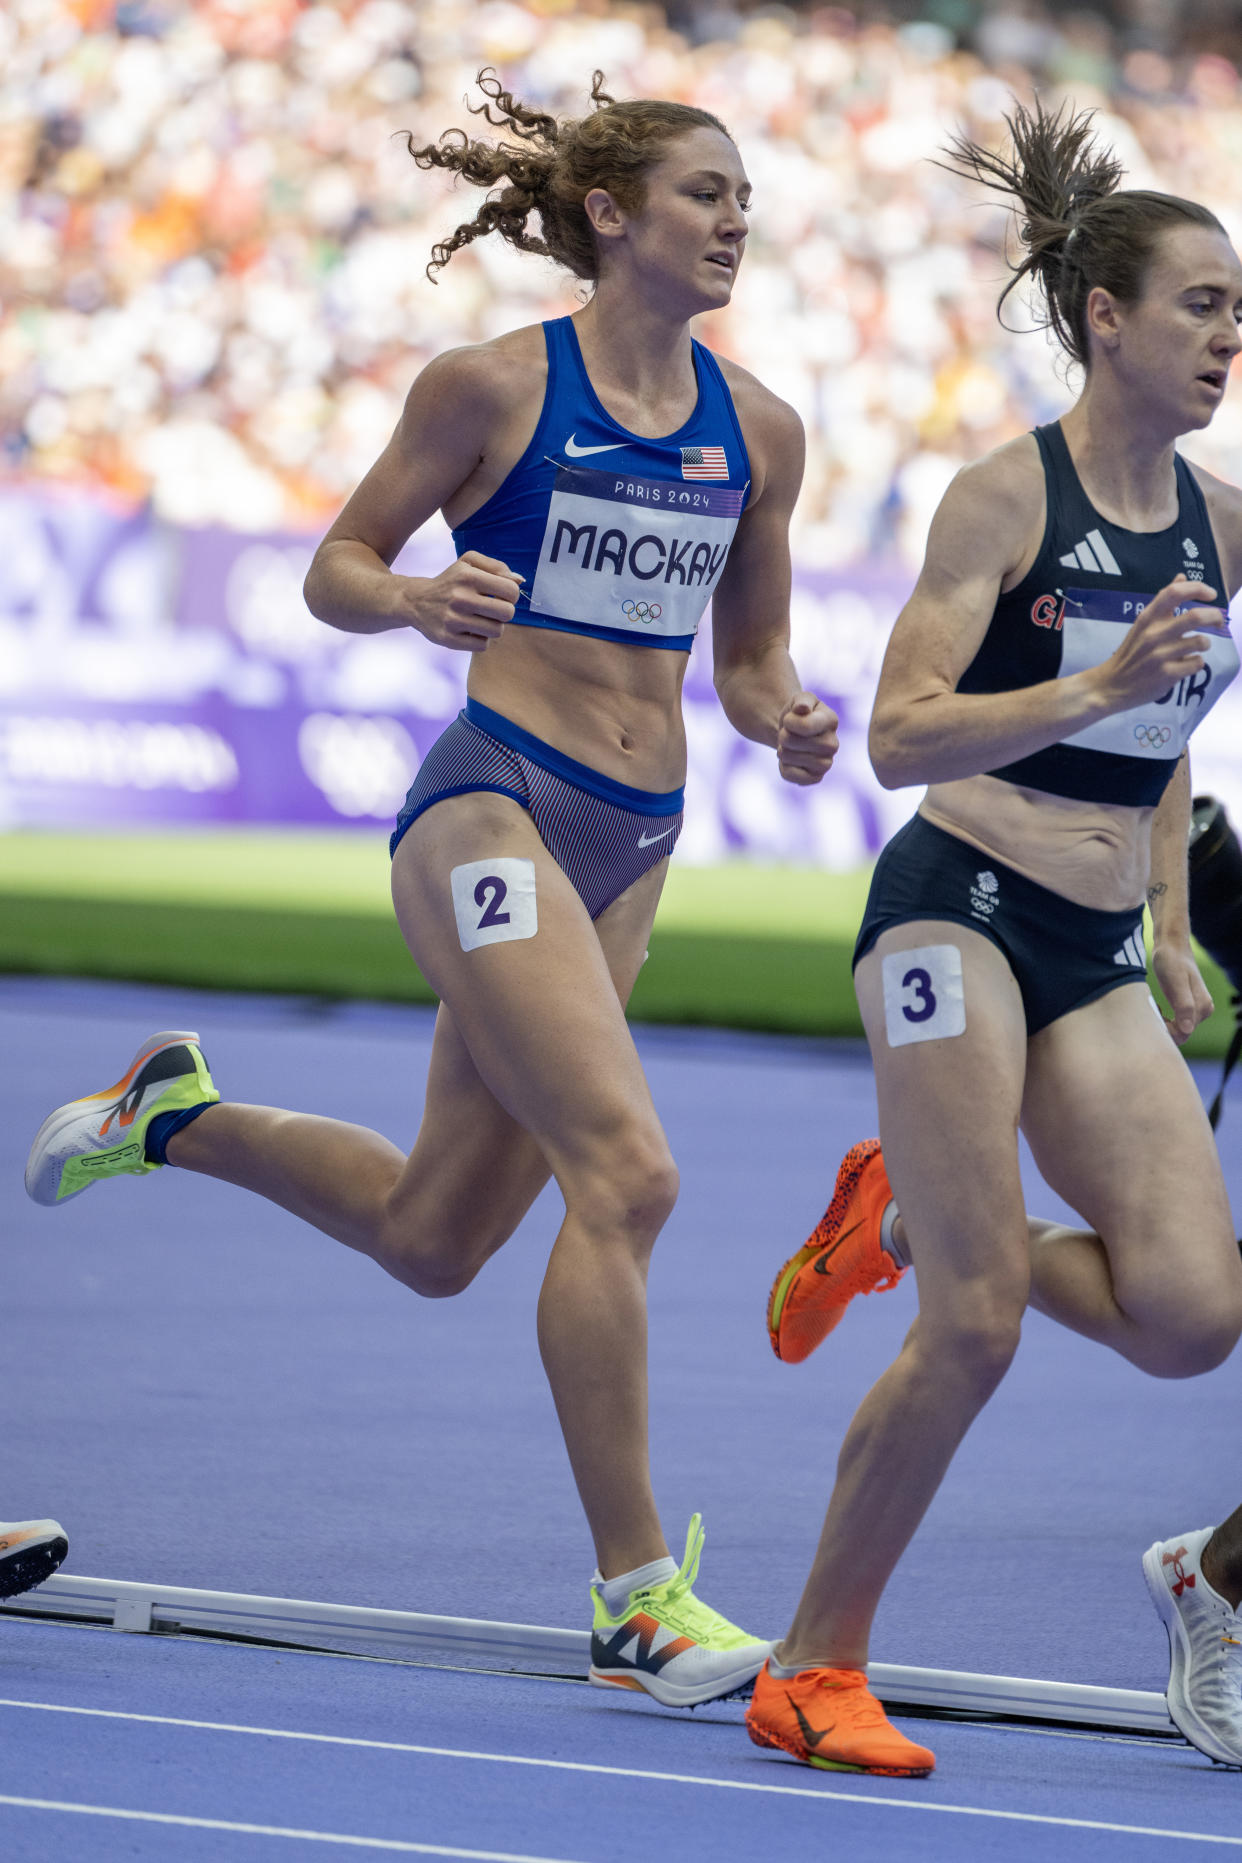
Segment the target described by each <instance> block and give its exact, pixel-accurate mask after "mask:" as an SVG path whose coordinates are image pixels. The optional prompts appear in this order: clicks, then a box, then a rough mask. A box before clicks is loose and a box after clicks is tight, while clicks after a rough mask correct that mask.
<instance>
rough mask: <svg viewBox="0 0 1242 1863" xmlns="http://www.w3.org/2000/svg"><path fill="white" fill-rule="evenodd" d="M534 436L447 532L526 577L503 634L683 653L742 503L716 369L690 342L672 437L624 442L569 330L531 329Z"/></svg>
mask: <svg viewBox="0 0 1242 1863" xmlns="http://www.w3.org/2000/svg"><path fill="white" fill-rule="evenodd" d="M543 334H544V340H545V342H546V344H547V349H548V382H547V388H546V390H545V392H544V397H543V408H542V410H541V412H540V415H539V423H538V425H537V426H536V428H535V432H534V437H533V438H532V440H531V442H530V445H529V446H528V447H527V449H526V451H525V452H524V453H523V455H522V457H521V459H519V460H518V462H517V464H516V465H515V466H514V467H513V469H512V471H511V472H510V473H509V474H508V476H507V478H506V479H505V481H504V483H503V485H501V486H499V487H498V488H497V490H496V491H495V492H493V494H492V496H491V497H490V498H489V499H488V500H487V502H486V504H484V505H481V506H480V507H479V509H478V510H477V511H476V512H474V513H473V515H472V516H470V517H469V518H467V519H466V521H465V523H464V524H462V525H460V526H459V527H458V528H457V529H456V530H455V531H454V532H453V543H454V545H455V546H456V549H457V554H458V556H461V555H462V553H463V552H464V551H466V550H479V551H481V552H482V553H483V554H484V555H486V556H492V557H497V558H499V560H500V561H501V562H503V563H506V564H508V566H509V568H510V569H512V570H515V571H517V573H518V574H519V575H522V576H524V577H525V578H526V580H525V582H524V583H523V585H522V594H521V596H520V597H519V599H518V605H517V613H516V614H515V615H514V617H513V625H514V626H518V627H546V628H555V629H558V630H559V631H560V632H562V633H565V634H588V635H593V636H594V637H595V638H597V639H601V640H612V641H622V642H624V643H625V644H626V645H628V646H638V647H672V648H677V649H680V650H681V651H682V652H684V653H688V652H689V651H690V648H691V646H692V644H693V641H694V636H695V633H696V632H697V630H698V625H699V622H700V620H701V619H702V616H703V611H704V609H705V608H706V607H707V603H708V601H709V599H710V597H711V593H712V590H713V589H714V588H715V586H716V583H717V581H718V580H719V578H720V572H721V570H722V569H723V568H724V563H725V558H726V556H727V555H728V553H729V545H730V544H731V543H732V541H733V533H734V531H735V530H736V529H737V522H738V519H739V517H740V516H741V514H742V509H743V507H744V505H745V503H746V492H747V488H748V486H749V484H750V462H749V459H748V457H747V453H746V446H745V443H744V441H743V439H742V432H741V428H740V427H739V425H738V420H737V415H736V413H735V411H734V407H733V397H732V395H731V394H730V392H729V389H728V386H727V385H726V383H725V379H724V376H723V375H722V374H721V372H720V366H719V364H718V363H717V361H716V359H715V357H714V356H713V355H712V353H711V351H710V350H709V349H705V348H704V346H703V344H702V343H697V342H696V343H695V344H694V368H695V375H696V377H697V379H698V386H699V398H698V401H697V403H696V405H695V409H694V412H693V414H691V416H690V418H689V420H688V421H687V422H686V423H685V425H684V426H683V427H681V428H680V429H679V430H678V431H677V432H676V433H671V434H667V435H665V436H664V437H663V438H661V439H658V440H652V439H648V438H646V437H645V436H644V435H641V434H635V433H630V432H629V431H628V430H627V429H626V428H624V427H622V426H621V425H620V424H619V423H618V422H617V421H615V420H614V419H613V418H612V415H611V414H609V413H608V412H607V410H606V409H605V408H604V407H603V405H602V403H601V402H600V401H599V399H598V397H597V395H596V393H595V390H594V389H593V388H592V386H591V382H590V378H589V377H588V375H587V372H586V366H585V364H584V363H583V360H582V351H581V349H580V348H579V346H578V334H577V331H576V330H575V329H574V326H573V320H572V318H569V317H559V318H557V319H556V320H555V321H553V322H551V323H545V324H544V326H543Z"/></svg>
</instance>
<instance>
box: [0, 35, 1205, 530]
mask: <svg viewBox="0 0 1242 1863" xmlns="http://www.w3.org/2000/svg"><path fill="white" fill-rule="evenodd" d="M1219 12H1220V9H1219V8H1217V9H1216V13H1217V14H1218V15H1219ZM905 15H910V17H905ZM1226 28H1228V31H1230V32H1232V33H1233V37H1232V38H1231V37H1228V36H1222V35H1225V34H1226ZM1213 31H1214V32H1215V37H1213V36H1212V34H1213ZM1213 46H1215V47H1216V48H1217V49H1211V48H1212V47H1213ZM1226 52H1229V53H1232V54H1233V56H1234V57H1242V39H1240V38H1239V34H1238V31H1237V30H1235V29H1233V28H1229V27H1228V22H1227V21H1226V22H1225V24H1224V25H1223V26H1222V25H1221V23H1220V20H1219V18H1218V19H1217V22H1216V26H1215V27H1214V28H1213V26H1212V9H1211V7H1210V6H1208V5H1207V4H1206V0H1204V4H1202V5H1200V6H1198V7H1196V6H1195V5H1189V6H1179V7H1177V8H1176V9H1174V7H1173V5H1172V0H1118V3H1117V4H1116V5H1114V6H1112V7H1111V8H1109V9H1108V10H1107V12H1091V13H1087V12H1075V13H1072V14H1063V15H1058V14H1057V13H1056V12H1055V11H1053V10H1051V9H1049V8H1047V7H1045V6H1043V5H1041V4H1040V0H1000V4H997V5H990V6H984V5H980V4H978V0H924V4H923V6H922V8H921V12H920V13H919V14H918V15H917V16H915V9H914V7H913V6H912V5H907V6H905V7H902V6H901V5H895V6H894V8H893V9H892V17H891V18H890V19H889V21H888V23H884V22H883V21H878V20H868V19H867V18H866V17H865V16H864V18H863V19H862V21H861V22H860V20H859V19H858V18H856V17H855V16H854V15H853V14H852V13H851V12H849V11H847V10H846V9H845V8H843V7H839V6H831V7H822V8H819V9H817V10H808V11H804V12H797V13H796V12H793V11H790V10H788V9H786V8H783V7H768V8H764V9H763V10H761V11H758V12H753V11H748V10H747V9H746V7H745V6H744V5H743V4H741V0H710V4H709V3H708V0H671V3H670V11H669V13H668V14H665V13H664V12H662V11H661V10H660V8H659V7H657V6H654V5H651V4H625V3H624V0H623V3H622V4H619V5H617V4H611V3H610V0H577V4H576V5H575V6H574V8H573V9H572V11H571V10H568V9H567V8H565V7H563V6H561V5H559V4H557V3H556V0H482V4H468V3H467V0H362V4H350V3H349V0H338V4H333V5H327V4H314V5H304V4H299V3H298V0H244V3H243V0H202V3H200V4H197V5H194V6H189V5H185V4H173V3H172V0H126V3H124V4H104V3H102V0H10V4H9V5H8V6H7V7H6V9H5V10H4V11H3V13H0V255H2V256H0V430H2V434H3V442H2V449H0V475H2V476H3V477H7V478H8V479H10V480H13V479H19V478H20V479H27V480H34V481H36V482H39V483H41V484H44V485H47V484H68V485H72V486H83V485H85V486H89V487H93V488H96V489H98V490H99V491H100V492H101V493H102V494H104V495H107V496H109V497H111V498H113V499H115V500H118V501H120V502H121V503H123V504H132V503H135V502H138V501H141V500H143V499H148V498H149V499H151V500H152V501H153V503H154V506H155V508H156V510H157V511H158V512H159V513H160V514H161V515H162V516H165V517H167V518H168V519H169V520H170V521H173V522H176V523H179V524H191V525H192V524H205V523H220V524H225V525H230V526H233V527H235V528H239V529H247V530H272V529H278V528H286V527H288V528H305V529H314V528H316V527H322V524H323V522H324V520H325V518H326V517H327V516H328V515H329V514H330V513H331V512H332V511H333V510H334V509H336V508H337V507H338V506H339V504H340V502H341V501H342V499H343V498H344V496H345V493H346V492H347V490H348V489H349V487H350V486H351V485H352V484H353V483H354V482H355V481H356V479H357V478H358V477H359V476H360V474H361V472H362V471H363V470H364V468H365V465H366V463H367V462H368V461H369V460H370V459H371V458H372V457H374V455H375V454H376V452H377V451H378V450H379V449H380V447H381V446H382V444H383V442H384V439H385V438H386V436H387V433H388V432H389V430H390V428H391V426H392V423H393V420H394V419H395V416H396V413H397V411H398V410H399V407H400V403H401V398H402V396H403V394H404V392H405V389H406V387H407V386H408V383H409V381H410V379H411V378H412V376H413V375H414V374H415V373H416V372H417V370H418V369H419V367H421V365H422V364H423V363H424V362H425V361H426V360H427V358H428V357H429V356H431V355H432V354H434V353H436V352H437V351H439V350H441V349H443V348H446V347H449V346H450V345H452V344H454V343H460V342H475V341H478V340H480V339H481V338H484V337H486V336H489V335H492V334H494V333H495V332H496V331H497V330H499V329H502V328H508V327H511V326H513V325H516V324H519V323H523V322H532V321H537V320H539V319H541V318H545V317H548V316H555V315H557V314H559V313H560V312H562V311H563V310H565V309H567V308H569V307H570V306H569V304H568V303H567V301H566V299H565V297H564V292H563V287H562V285H561V284H560V283H559V282H558V280H557V277H556V275H555V274H554V272H553V271H552V269H551V268H548V269H547V270H546V272H544V273H542V274H541V272H540V268H539V267H538V266H533V267H532V266H530V265H529V264H521V263H519V262H518V261H517V259H516V256H515V255H513V254H510V253H508V252H507V251H506V250H503V249H502V250H500V251H498V252H496V253H491V252H488V251H487V250H486V249H485V248H483V247H478V248H472V249H471V250H470V251H469V252H467V253H464V254H462V255H461V258H460V260H459V262H458V264H456V265H454V267H453V268H452V270H451V272H449V273H446V274H444V275H442V277H441V280H440V282H439V283H438V285H432V284H430V283H429V281H428V280H427V278H426V276H425V274H424V267H425V265H426V261H427V258H428V255H429V250H430V247H431V244H432V242H433V240H434V239H435V238H436V237H437V236H438V235H439V233H440V232H441V230H442V228H443V225H444V220H445V202H444V199H443V195H442V194H441V193H440V192H439V191H438V189H437V187H436V186H435V185H429V180H428V178H426V177H424V178H421V179H420V180H419V182H418V185H417V187H416V186H415V185H414V181H415V176H414V173H413V170H412V167H411V164H410V162H409V158H408V156H407V154H406V152H405V148H404V144H403V142H402V141H401V140H400V139H399V138H398V137H397V136H396V132H398V131H401V130H406V129H411V130H413V131H414V133H415V135H416V136H417V137H425V136H426V135H427V134H428V133H429V132H431V131H434V128H435V126H436V125H438V124H439V123H441V122H443V121H444V120H445V118H446V115H448V116H452V115H453V113H454V112H457V111H459V110H460V101H461V98H462V95H463V93H464V92H466V91H468V90H470V89H471V86H472V80H473V77H474V74H475V72H476V71H477V70H478V68H479V67H480V66H481V65H484V64H494V65H496V66H497V67H498V68H499V69H500V70H501V71H502V72H503V73H504V76H505V78H506V80H507V81H510V82H512V83H513V85H514V86H515V87H516V88H517V89H518V90H519V91H520V92H521V94H522V95H523V96H526V97H528V98H530V99H531V100H532V101H535V102H544V103H546V104H547V106H548V107H549V108H550V109H553V110H563V109H566V108H568V106H569V103H570V101H571V92H573V90H574V87H575V86H576V85H578V84H579V83H580V81H581V73H582V71H583V69H586V68H590V67H591V66H592V65H600V66H602V67H603V68H604V69H605V71H606V72H607V74H608V80H609V84H610V87H611V88H612V89H613V90H614V91H615V92H616V94H618V95H625V94H649V95H650V94H655V95H664V96H668V97H674V98H686V99H690V98H693V100H694V101H696V102H698V103H701V104H703V105H704V106H705V107H706V108H708V109H709V110H713V111H715V112H717V113H718V114H720V115H721V116H722V117H723V118H724V120H725V121H726V122H727V123H728V124H729V125H730V127H731V129H732V130H733V131H734V133H735V134H736V135H737V137H738V139H739V141H740V143H741V145H742V146H743V147H744V148H745V149H746V151H747V158H748V161H749V163H750V165H751V173H752V179H753V180H754V182H755V185H756V209H755V215H754V232H753V236H752V239H751V243H750V251H749V254H748V258H747V264H746V270H745V272H744V274H743V276H742V279H741V281H740V284H739V289H738V292H737V294H736V297H735V300H734V306H733V308H732V309H731V310H730V311H729V312H728V313H727V314H725V315H724V316H722V317H721V318H719V319H716V320H714V323H713V327H712V328H711V329H709V330H706V331H705V332H704V334H705V336H706V337H707V339H708V340H709V341H710V342H711V343H712V344H713V345H715V346H716V347H717V348H721V349H723V350H725V351H726V352H727V353H729V354H732V355H734V356H736V357H737V358H738V359H739V360H741V361H744V362H745V363H746V364H747V366H749V367H752V368H754V370H755V371H756V372H757V373H758V374H759V375H760V376H761V377H762V378H763V379H764V380H765V381H767V382H770V383H771V385H772V386H773V388H774V389H775V390H776V391H777V392H778V393H779V394H781V395H783V396H785V397H786V398H788V399H789V400H791V401H792V402H793V403H794V404H795V405H796V406H797V407H798V409H799V411H800V412H801V413H802V414H803V416H804V418H805V419H806V422H807V425H808V429H809V439H810V458H809V463H808V473H807V481H806V490H805V493H804V496H803V500H802V504H801V507H800V510H799V514H798V526H799V528H798V533H797V537H796V548H797V551H798V553H799V556H800V558H801V560H802V561H803V562H805V563H808V564H815V563H819V564H825V565H845V564H850V563H853V562H856V561H860V560H863V559H866V558H874V557H875V556H877V555H884V556H887V557H890V558H891V559H892V560H893V561H894V562H898V563H906V564H913V563H914V562H916V561H917V559H918V556H919V553H920V551H921V546H922V541H923V537H924V533H925V530H926V524H927V519H928V516H929V514H930V511H931V510H932V508H933V507H934V505H935V504H936V502H937V500H938V499H939V496H940V494H941V492H942V490H943V488H944V485H945V483H946V482H947V480H948V478H949V477H950V475H951V474H952V473H953V471H954V470H955V469H956V467H957V466H958V465H959V464H961V463H962V462H963V461H964V460H966V459H968V458H972V457H974V456H976V455H977V454H979V453H982V452H984V451H986V450H987V449H988V448H990V447H993V446H995V445H997V444H998V443H999V442H1000V441H1001V440H1004V439H1006V438H1008V437H1010V436H1011V435H1013V434H1016V433H1019V432H1021V431H1023V430H1025V429H1026V428H1028V427H1029V426H1031V425H1032V423H1033V422H1035V421H1040V420H1046V419H1048V418H1050V417H1051V416H1052V415H1053V414H1054V413H1055V412H1056V411H1057V410H1058V409H1059V408H1060V407H1061V406H1062V405H1063V403H1064V400H1065V390H1064V386H1063V384H1062V383H1061V382H1060V381H1058V379H1057V377H1056V374H1055V368H1054V360H1053V354H1052V351H1051V350H1050V349H1049V348H1048V347H1047V346H1046V345H1043V344H1040V343H1038V342H1028V343H1027V344H1025V345H1023V344H1019V343H1015V342H1014V341H1013V340H1012V339H1011V338H1010V337H1009V336H1008V335H1007V334H1006V332H1005V331H1003V330H1001V329H1000V328H998V327H997V325H996V324H995V323H994V322H993V321H992V319H991V315H990V312H989V311H988V310H987V309H986V308H984V309H981V308H980V306H986V305H987V303H988V302H989V299H990V297H991V296H992V295H993V293H992V291H991V286H992V283H993V281H994V280H995V279H997V278H998V277H999V276H1000V273H1001V269H1002V268H1001V264H1000V261H999V258H998V256H997V253H996V249H995V247H996V241H997V240H998V238H999V237H1000V234H1001V216H1000V214H999V213H998V212H994V211H993V210H991V209H988V208H983V209H981V208H980V207H979V206H978V204H977V202H975V201H973V200H972V199H970V198H969V196H968V195H967V193H966V191H965V190H964V189H963V187H962V185H961V184H960V183H959V182H958V181H956V180H955V179H954V178H953V177H952V176H950V175H948V174H947V173H946V172H945V171H944V170H943V169H940V168H938V167H936V166H934V165H933V163H932V161H931V160H930V159H929V158H931V157H932V156H933V155H934V153H935V151H936V150H937V149H938V148H939V147H941V146H943V144H944V142H945V140H946V138H947V136H948V134H949V133H950V132H951V131H952V130H954V129H961V130H963V131H964V132H965V133H966V134H967V135H969V136H971V137H974V138H982V139H985V140H986V139H987V138H989V137H996V136H998V135H999V134H1000V133H1001V124H1000V116H1001V112H1002V110H1003V109H1004V108H1005V107H1006V104H1007V102H1008V99H1009V96H1010V94H1011V93H1012V92H1017V93H1018V94H1019V95H1020V96H1025V95H1026V94H1028V93H1029V91H1030V88H1031V85H1032V83H1033V82H1035V81H1038V82H1039V83H1041V84H1042V85H1044V86H1047V87H1051V88H1052V90H1053V92H1054V93H1055V92H1056V91H1057V90H1059V89H1068V90H1069V91H1072V93H1073V95H1074V97H1075V99H1076V101H1077V102H1078V103H1080V104H1090V105H1095V106H1096V107H1098V109H1099V110H1100V111H1101V113H1102V122H1101V133H1102V134H1103V135H1104V136H1105V138H1106V139H1107V140H1108V141H1109V142H1110V143H1111V144H1112V145H1113V146H1114V147H1115V148H1116V149H1117V150H1118V152H1119V154H1120V155H1121V157H1122V159H1123V160H1124V162H1125V164H1126V167H1127V169H1128V170H1129V172H1130V174H1131V175H1132V176H1133V178H1134V181H1135V184H1136V185H1138V186H1147V185H1150V186H1154V187H1163V188H1168V189H1171V190H1173V191H1174V192H1177V193H1182V194H1190V195H1193V196H1194V197H1195V198H1197V199H1201V200H1203V201H1205V202H1206V203H1207V204H1208V205H1209V206H1210V207H1212V208H1213V210H1214V211H1215V212H1217V213H1218V214H1219V216H1220V218H1221V219H1222V221H1223V222H1224V223H1225V225H1226V226H1227V227H1230V228H1231V230H1234V228H1233V223H1234V222H1236V221H1237V219H1238V215H1237V211H1236V207H1235V203H1234V201H1233V198H1232V182H1231V178H1232V175H1233V173H1234V171H1235V168H1236V149H1237V142H1238V129H1237V124H1238V121H1239V113H1238V105H1239V77H1238V70H1237V68H1236V66H1235V64H1234V63H1233V62H1231V59H1230V57H1228V56H1226V55H1225V54H1226ZM450 211H451V210H450ZM462 212H463V216H465V215H467V213H468V209H467V205H466V203H465V202H464V201H463V202H462ZM1237 230H1240V231H1242V228H1239V229H1237ZM1194 452H1195V456H1196V457H1197V458H1201V459H1202V460H1203V461H1204V463H1205V464H1208V465H1209V466H1211V467H1212V468H1213V470H1217V471H1220V472H1222V473H1223V474H1224V475H1225V476H1227V477H1231V478H1235V479H1236V478H1239V477H1240V476H1242V403H1239V402H1234V403H1232V404H1231V403H1229V402H1226V404H1225V406H1224V408H1223V409H1222V410H1221V413H1220V414H1219V416H1218V418H1217V421H1216V423H1215V424H1214V426H1213V429H1212V434H1211V439H1210V441H1207V440H1205V441H1203V442H1201V443H1197V444H1196V446H1195V448H1194Z"/></svg>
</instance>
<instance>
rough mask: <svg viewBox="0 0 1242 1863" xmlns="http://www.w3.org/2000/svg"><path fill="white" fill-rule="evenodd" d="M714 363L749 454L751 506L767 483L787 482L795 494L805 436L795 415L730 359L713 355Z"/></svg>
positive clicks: (792, 410)
mask: <svg viewBox="0 0 1242 1863" xmlns="http://www.w3.org/2000/svg"><path fill="white" fill-rule="evenodd" d="M712 353H713V354H715V352H714V351H713V352H712ZM716 362H717V364H718V366H719V368H720V372H721V374H722V375H723V376H724V379H725V384H726V386H727V388H728V390H729V393H730V394H731V395H732V397H733V408H734V412H735V413H736V415H737V418H738V425H739V426H740V427H741V429H742V437H743V439H744V440H745V442H746V451H747V452H748V453H749V455H750V470H751V477H752V480H753V484H754V492H753V494H752V498H751V503H752V504H753V503H754V500H755V498H756V497H757V496H758V495H759V494H760V493H761V492H762V491H763V490H764V488H765V486H766V485H767V484H768V482H769V481H772V482H773V484H775V483H777V482H778V481H785V480H788V481H789V482H790V483H791V485H792V488H793V492H794V494H795V495H796V493H797V489H798V487H799V485H800V484H801V483H802V466H803V461H804V458H805V454H806V434H805V432H804V430H803V426H802V421H801V419H800V417H799V415H798V413H797V412H796V410H795V409H794V408H791V407H790V405H789V403H788V401H782V400H781V398H780V396H779V395H776V394H773V392H772V390H771V389H770V388H765V387H764V385H763V383H762V382H761V381H760V380H759V378H758V376H757V375H752V374H751V372H750V370H749V369H744V368H743V367H742V366H741V364H740V363H738V362H734V361H733V360H732V358H731V357H728V356H716Z"/></svg>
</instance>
